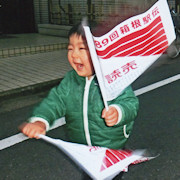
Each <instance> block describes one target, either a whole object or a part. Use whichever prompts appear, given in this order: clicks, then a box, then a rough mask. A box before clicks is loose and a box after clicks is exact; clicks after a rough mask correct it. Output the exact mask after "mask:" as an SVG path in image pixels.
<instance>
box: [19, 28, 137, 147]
mask: <svg viewBox="0 0 180 180" xmlns="http://www.w3.org/2000/svg"><path fill="white" fill-rule="evenodd" d="M68 60H69V63H70V65H71V66H72V68H73V70H72V71H70V72H68V73H67V74H66V76H65V77H64V79H63V80H62V81H61V83H60V84H59V86H57V87H55V88H53V89H52V90H51V91H50V93H49V95H48V96H47V97H46V98H45V99H44V100H43V101H42V102H41V103H40V104H39V106H37V107H36V108H35V109H34V111H33V114H32V117H31V118H30V121H29V123H25V124H23V125H21V127H20V129H21V131H22V132H23V133H24V134H25V135H27V136H29V137H30V138H38V134H45V133H46V131H48V129H49V126H51V125H52V124H53V123H54V121H55V120H56V119H58V118H60V117H63V116H65V119H66V125H65V128H66V130H67V134H68V136H69V140H70V141H71V142H76V143H81V144H87V145H93V146H104V147H108V148H112V149H121V148H123V147H124V145H125V143H126V141H127V139H128V137H129V134H130V132H131V130H132V127H133V123H134V119H135V117H136V115H137V111H138V105H139V102H138V99H137V97H136V96H135V95H134V92H133V91H132V89H131V87H128V88H126V89H125V90H124V92H123V93H122V94H121V95H120V96H119V97H117V98H116V99H114V100H112V101H110V102H108V104H109V110H108V111H106V109H105V108H104V104H103V100H102V96H101V92H100V88H99V86H98V81H97V78H96V75H95V72H94V68H93V64H92V61H91V57H90V53H89V49H88V46H87V43H86V40H85V36H84V31H83V27H82V26H81V25H78V26H75V27H73V28H72V29H71V30H70V32H69V45H68Z"/></svg>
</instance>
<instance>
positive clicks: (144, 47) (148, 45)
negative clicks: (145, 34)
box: [116, 35, 167, 57]
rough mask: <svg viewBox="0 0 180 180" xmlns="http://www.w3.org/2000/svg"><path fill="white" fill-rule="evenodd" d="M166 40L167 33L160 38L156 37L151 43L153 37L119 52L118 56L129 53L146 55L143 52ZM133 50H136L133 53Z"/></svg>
mask: <svg viewBox="0 0 180 180" xmlns="http://www.w3.org/2000/svg"><path fill="white" fill-rule="evenodd" d="M166 40H167V38H166V36H165V35H164V36H162V37H161V38H159V39H156V40H155V41H153V42H152V43H151V41H152V39H151V40H150V41H148V43H146V42H145V43H143V44H141V45H138V46H136V47H134V48H132V49H130V50H128V51H126V52H124V53H120V54H117V55H116V57H123V56H128V55H130V56H140V55H143V56H145V55H144V54H143V53H144V52H146V51H148V50H149V49H151V48H153V47H154V46H156V45H158V44H160V43H161V42H162V41H166ZM166 42H167V41H166ZM132 52H134V53H132Z"/></svg>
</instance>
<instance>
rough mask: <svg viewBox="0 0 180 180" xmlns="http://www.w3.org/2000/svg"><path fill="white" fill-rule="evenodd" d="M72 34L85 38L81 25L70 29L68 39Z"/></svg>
mask: <svg viewBox="0 0 180 180" xmlns="http://www.w3.org/2000/svg"><path fill="white" fill-rule="evenodd" d="M74 34H76V35H78V36H82V37H83V38H85V33H84V29H83V26H82V23H78V24H76V25H75V26H73V27H72V28H71V29H70V31H69V34H68V38H70V37H71V36H72V35H74Z"/></svg>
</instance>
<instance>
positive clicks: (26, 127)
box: [19, 121, 46, 139]
mask: <svg viewBox="0 0 180 180" xmlns="http://www.w3.org/2000/svg"><path fill="white" fill-rule="evenodd" d="M19 129H20V130H21V132H22V133H23V134H25V135H26V136H28V137H30V138H36V139H38V138H39V137H38V135H39V134H44V135H45V134H46V125H45V124H44V123H43V122H41V121H36V122H34V123H23V124H22V125H20V127H19Z"/></svg>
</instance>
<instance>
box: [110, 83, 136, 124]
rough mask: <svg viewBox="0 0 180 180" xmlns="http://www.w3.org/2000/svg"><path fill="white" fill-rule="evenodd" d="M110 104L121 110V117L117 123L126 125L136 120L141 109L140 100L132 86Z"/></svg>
mask: <svg viewBox="0 0 180 180" xmlns="http://www.w3.org/2000/svg"><path fill="white" fill-rule="evenodd" d="M109 105H116V106H118V107H119V108H120V110H121V119H120V120H119V123H118V124H117V125H121V126H122V125H125V124H128V123H130V122H131V121H134V119H135V118H136V116H137V113H138V109H139V100H138V98H137V97H136V96H135V94H134V92H133V90H132V88H131V86H129V87H127V88H126V89H125V90H124V92H123V93H122V94H121V95H120V96H118V97H117V98H116V99H114V100H112V101H111V102H110V103H109Z"/></svg>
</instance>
